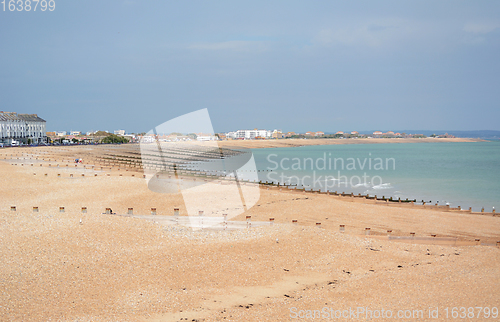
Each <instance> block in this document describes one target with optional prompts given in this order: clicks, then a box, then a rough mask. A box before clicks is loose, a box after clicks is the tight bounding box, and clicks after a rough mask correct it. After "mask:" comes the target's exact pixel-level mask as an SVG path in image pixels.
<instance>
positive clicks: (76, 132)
mask: <svg viewBox="0 0 500 322" xmlns="http://www.w3.org/2000/svg"><path fill="white" fill-rule="evenodd" d="M69 135H82V132H80V131H70V132H69Z"/></svg>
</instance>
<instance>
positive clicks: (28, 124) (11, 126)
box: [0, 111, 455, 147]
mask: <svg viewBox="0 0 500 322" xmlns="http://www.w3.org/2000/svg"><path fill="white" fill-rule="evenodd" d="M425 137H427V136H425V135H423V134H413V133H399V132H393V131H388V132H382V131H374V132H373V133H369V134H366V133H364V134H360V133H359V132H357V131H351V132H343V131H337V132H335V133H333V132H332V133H325V132H322V131H316V132H312V131H308V132H305V133H296V132H283V131H282V130H273V131H270V130H259V129H253V130H237V131H233V132H227V133H176V132H173V133H159V134H156V135H153V134H146V133H144V132H142V133H126V131H125V130H123V129H120V130H115V131H113V133H110V132H108V131H91V132H86V133H82V132H80V131H53V132H46V121H45V120H44V119H42V118H41V117H39V116H38V115H37V114H18V113H15V112H1V111H0V146H1V147H3V146H19V145H47V144H51V145H65V144H66V145H67V144H96V143H129V142H131V143H135V142H154V141H156V140H158V141H162V142H177V141H221V140H279V139H320V138H321V139H325V138H331V139H356V138H425ZM430 137H439V138H454V137H455V136H453V135H449V134H447V133H446V134H443V135H436V134H432V135H430Z"/></svg>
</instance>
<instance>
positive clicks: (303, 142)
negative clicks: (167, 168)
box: [218, 138, 486, 149]
mask: <svg viewBox="0 0 500 322" xmlns="http://www.w3.org/2000/svg"><path fill="white" fill-rule="evenodd" d="M443 142H456V143H458V142H486V140H483V139H478V138H422V139H413V138H372V139H366V138H364V139H279V140H227V141H218V144H219V146H220V147H224V148H247V149H266V148H290V147H300V146H308V145H339V144H382V143H395V144H396V143H443Z"/></svg>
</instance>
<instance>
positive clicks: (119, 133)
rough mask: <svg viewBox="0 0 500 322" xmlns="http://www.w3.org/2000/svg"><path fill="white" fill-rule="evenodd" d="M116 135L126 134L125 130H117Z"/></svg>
mask: <svg viewBox="0 0 500 322" xmlns="http://www.w3.org/2000/svg"><path fill="white" fill-rule="evenodd" d="M115 135H122V136H123V135H125V130H116V131H115Z"/></svg>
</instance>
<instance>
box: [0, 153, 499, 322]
mask: <svg viewBox="0 0 500 322" xmlns="http://www.w3.org/2000/svg"><path fill="white" fill-rule="evenodd" d="M86 149H88V147H69V148H66V150H64V153H61V151H63V150H57V149H53V148H41V149H36V150H35V149H32V150H31V151H30V150H29V149H26V148H24V149H21V148H19V149H4V150H0V180H1V183H2V184H1V185H0V196H1V199H0V223H1V224H0V246H1V247H0V257H1V258H2V264H0V290H1V293H0V320H2V321H5V320H16V321H21V320H22V321H47V320H56V321H57V320H61V321H76V320H78V321H181V320H183V321H186V320H188V321H192V320H193V319H194V320H198V321H221V320H230V321H285V320H292V317H293V316H294V314H295V313H294V312H296V314H298V312H299V311H300V310H322V309H323V308H324V307H326V308H328V310H330V309H333V311H335V310H338V309H340V310H348V309H349V308H351V309H353V310H356V308H357V307H364V308H366V307H368V308H370V309H372V310H381V309H384V310H392V312H393V316H394V315H396V314H397V311H398V310H422V312H423V313H424V317H423V318H420V319H419V320H428V314H429V313H428V312H429V308H433V309H435V308H436V307H438V308H439V318H438V319H433V320H436V321H444V320H449V319H450V317H449V318H448V319H446V315H445V311H444V310H445V308H448V311H449V312H451V309H452V308H453V307H467V308H468V307H478V306H482V307H487V306H488V307H490V308H491V307H497V308H498V307H499V306H500V294H499V293H498V288H499V286H500V271H499V270H498V267H499V264H500V248H498V247H496V246H494V245H496V241H498V240H500V218H499V217H496V216H482V215H474V214H469V213H466V212H445V211H440V210H435V209H423V208H422V207H411V206H409V205H394V204H393V205H391V206H390V207H388V206H386V205H385V203H374V202H373V201H369V200H366V201H363V200H361V199H358V198H349V197H340V196H332V195H325V194H313V193H303V192H295V191H289V190H287V189H281V190H280V188H272V187H270V188H269V189H268V187H262V188H261V190H260V192H261V196H260V199H259V201H258V203H257V204H256V205H255V206H254V207H252V208H251V209H249V210H248V212H247V213H245V214H242V215H240V216H238V217H236V218H233V220H236V221H245V216H247V215H250V216H251V220H252V221H255V222H257V221H259V222H268V221H269V218H270V217H272V218H275V224H274V225H263V226H260V227H252V228H251V229H242V230H231V231H229V230H228V231H213V230H198V231H193V230H191V229H188V228H185V227H180V226H175V225H174V226H166V225H163V224H160V223H155V222H154V221H151V220H143V219H138V218H133V217H127V216H116V215H106V214H103V213H104V212H105V210H106V208H111V209H112V210H113V212H115V213H118V214H126V213H127V210H128V208H130V207H132V208H133V209H134V214H139V215H150V211H151V208H152V207H155V208H156V209H157V217H161V216H166V215H168V216H171V215H172V214H173V208H179V209H180V216H186V208H185V207H184V205H183V200H182V196H181V195H180V194H174V195H166V194H159V193H155V192H152V191H150V190H149V189H148V188H147V185H146V183H145V181H144V180H143V179H142V173H141V171H140V170H139V169H136V168H134V167H131V166H130V165H129V166H126V165H120V166H119V165H116V164H114V165H111V166H110V167H111V168H112V169H109V168H106V169H103V170H101V169H99V167H100V166H99V165H95V167H94V168H93V169H92V164H91V163H92V158H93V157H92V155H94V156H95V153H96V152H95V151H94V152H92V151H89V150H86ZM16 152H17V153H18V155H17V156H16V155H15V154H16ZM31 152H32V154H33V155H31V154H30V153H31ZM21 153H24V155H23V156H21ZM85 153H87V154H85ZM93 153H94V154H93ZM99 153H103V152H102V151H100V152H99V151H98V152H97V154H99ZM10 154H13V155H12V156H10ZM35 154H36V155H38V156H39V157H40V158H41V159H43V158H46V160H40V159H39V160H36V159H34V158H35V156H34V155H35ZM63 154H64V155H63ZM42 155H43V156H45V157H41V156H42ZM82 155H85V156H84V160H87V161H85V163H84V164H83V165H78V166H77V167H76V168H75V167H74V163H71V160H72V159H73V160H74V158H75V156H80V157H81V156H82ZM4 157H8V158H9V159H4ZM23 158H24V159H23ZM30 158H31V159H30ZM49 158H51V160H50V161H49V160H48V159H49ZM63 159H64V160H65V163H63ZM96 160H97V159H96ZM66 161H69V162H66ZM32 163H33V166H31V164H32ZM13 164H15V165H13ZM21 164H23V165H21ZM39 164H42V166H39ZM49 164H50V165H51V166H50V167H49V166H48V165H49ZM57 164H59V168H58V167H57V166H56V165H57ZM65 164H68V165H69V166H68V167H66V166H65ZM84 166H85V168H84ZM118 169H120V170H118ZM127 170H128V171H127ZM82 173H84V174H85V176H83V177H82V176H81V174H82ZM45 174H46V175H45ZM58 174H60V176H58ZM71 174H73V176H70V175H71ZM95 174H97V176H95ZM108 174H109V176H108ZM120 175H121V176H120ZM132 175H133V176H132ZM12 206H15V207H16V208H15V211H13V210H11V207H12ZM35 206H36V207H38V212H33V207H35ZM59 207H64V212H60V210H59ZM81 207H87V213H82V212H81ZM294 219H295V220H297V221H298V223H297V225H294V224H292V223H291V221H292V220H294ZM316 223H321V226H320V227H321V228H318V227H317V226H316ZM339 225H345V232H344V233H341V232H339ZM368 227H369V228H370V235H369V236H366V235H364V234H365V228H368ZM387 230H392V234H391V238H388V237H387ZM411 233H414V234H415V235H414V236H415V237H414V239H413V241H412V239H411V236H412V235H411ZM432 235H436V237H431V236H432ZM398 237H399V239H400V241H398V240H397V239H398ZM476 239H480V243H482V244H483V246H481V245H476V244H477V243H476V241H475V240H476ZM487 245H491V246H487ZM328 312H331V311H328ZM302 313H304V314H305V313H306V311H304V312H302ZM358 318H359V319H361V320H365V319H366V316H364V315H359V316H358ZM381 320H383V319H381ZM390 320H394V318H392V319H390ZM477 320H485V318H484V316H482V318H481V317H479V318H477Z"/></svg>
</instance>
